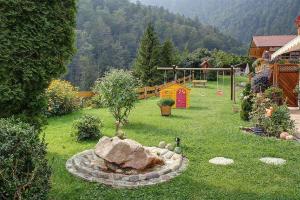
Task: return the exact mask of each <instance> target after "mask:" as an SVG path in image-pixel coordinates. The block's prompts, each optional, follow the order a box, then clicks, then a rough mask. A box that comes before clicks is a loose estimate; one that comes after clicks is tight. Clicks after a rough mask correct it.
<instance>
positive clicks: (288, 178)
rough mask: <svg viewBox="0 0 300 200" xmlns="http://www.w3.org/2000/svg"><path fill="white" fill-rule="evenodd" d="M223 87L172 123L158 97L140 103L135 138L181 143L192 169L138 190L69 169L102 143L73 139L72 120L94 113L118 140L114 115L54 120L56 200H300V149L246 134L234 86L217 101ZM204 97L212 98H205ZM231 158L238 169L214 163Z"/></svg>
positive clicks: (51, 143)
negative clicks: (279, 161)
mask: <svg viewBox="0 0 300 200" xmlns="http://www.w3.org/2000/svg"><path fill="white" fill-rule="evenodd" d="M215 86H216V84H215V83H209V88H208V89H192V94H191V108H190V109H188V110H173V116H172V117H170V118H166V117H161V116H160V111H159V108H158V107H157V106H156V102H157V99H156V98H153V99H149V100H142V101H140V102H139V103H138V104H137V106H136V108H135V109H134V110H133V112H132V113H131V115H130V118H129V120H130V124H129V125H128V126H126V127H125V128H124V130H125V132H126V134H127V136H128V137H129V138H131V139H134V140H137V141H138V142H140V143H142V144H144V145H148V146H155V145H157V144H158V143H159V141H162V140H165V141H167V142H173V141H174V138H175V137H180V138H181V139H182V143H183V149H184V155H186V156H187V157H188V159H189V160H190V163H189V167H188V169H187V170H186V171H185V172H184V173H183V174H182V175H181V176H179V177H177V178H175V179H173V180H171V181H170V182H167V183H163V184H159V185H156V186H151V187H144V188H139V189H133V190H126V189H113V188H110V187H107V186H104V185H101V184H97V183H89V182H85V181H83V180H81V179H79V178H76V177H73V176H72V175H70V174H69V173H68V172H67V170H66V169H65V163H66V160H67V159H68V158H70V157H71V156H72V155H74V154H76V153H78V152H80V151H83V150H85V149H90V148H93V147H94V145H95V144H96V141H95V142H85V143H77V142H76V141H75V139H74V138H72V137H71V136H70V131H71V126H72V121H73V120H74V119H77V118H78V117H80V116H81V115H83V114H86V113H88V114H93V115H97V116H99V117H101V119H103V121H104V129H103V132H104V134H105V135H108V136H112V135H113V133H114V119H113V118H112V116H111V115H110V113H109V112H108V111H107V110H106V109H98V110H96V109H94V110H83V111H79V112H76V113H73V114H71V115H67V116H64V117H58V118H51V119H50V120H49V125H48V127H47V128H46V130H45V133H46V141H47V142H48V152H49V160H50V161H51V164H52V166H53V175H52V189H51V192H50V197H49V199H59V200H67V199H72V200H75V199H111V200H117V199H161V200H168V199H231V200H232V199H243V200H244V199H300V192H299V191H300V145H299V143H296V142H287V141H278V140H276V139H272V138H261V137H257V136H252V135H245V134H243V133H241V132H240V131H239V126H241V125H245V123H244V122H242V121H241V120H240V118H239V114H234V113H233V112H232V103H231V101H230V100H229V95H230V94H229V84H228V82H227V85H226V86H225V88H224V89H225V96H223V97H217V96H216V95H215V92H216V88H215ZM201 94H205V96H204V97H203V96H202V95H201ZM216 156H224V157H229V158H232V159H234V160H235V163H234V164H233V165H231V166H226V167H224V166H214V165H211V164H209V163H208V160H209V159H211V158H213V157H216ZM264 156H274V157H281V158H284V159H286V160H287V163H286V165H284V166H280V167H278V166H268V165H265V164H263V163H261V162H260V161H259V158H260V157H264Z"/></svg>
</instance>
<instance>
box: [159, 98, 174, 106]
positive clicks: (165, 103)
mask: <svg viewBox="0 0 300 200" xmlns="http://www.w3.org/2000/svg"><path fill="white" fill-rule="evenodd" d="M174 104H175V101H174V100H173V99H160V100H159V101H158V102H157V105H158V106H159V107H161V106H170V107H172V106H173V105H174Z"/></svg>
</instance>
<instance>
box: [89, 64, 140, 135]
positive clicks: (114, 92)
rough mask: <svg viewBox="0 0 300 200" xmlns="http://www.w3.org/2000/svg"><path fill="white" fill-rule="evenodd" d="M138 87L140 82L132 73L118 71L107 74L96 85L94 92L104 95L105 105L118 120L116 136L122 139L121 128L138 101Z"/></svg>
mask: <svg viewBox="0 0 300 200" xmlns="http://www.w3.org/2000/svg"><path fill="white" fill-rule="evenodd" d="M138 86H139V81H138V80H137V79H136V78H135V77H134V76H133V75H132V74H131V73H130V72H128V71H124V70H116V69H113V70H111V71H110V72H107V73H106V74H105V77H103V78H101V79H99V80H97V81H96V83H95V86H94V90H95V91H98V92H99V93H100V94H101V95H102V97H103V100H104V104H105V105H106V106H107V107H108V108H109V110H110V112H111V113H112V115H113V116H114V118H115V119H116V135H117V136H118V137H120V138H122V137H123V136H124V133H123V132H122V131H121V130H120V127H121V126H122V124H124V123H126V122H127V119H128V115H129V113H130V111H131V110H132V108H133V107H134V104H135V102H136V101H137V93H136V89H137V88H138Z"/></svg>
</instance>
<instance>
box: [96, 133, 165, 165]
mask: <svg viewBox="0 0 300 200" xmlns="http://www.w3.org/2000/svg"><path fill="white" fill-rule="evenodd" d="M95 154H96V155H97V156H99V157H100V158H103V159H104V160H106V161H108V162H110V163H114V164H117V165H119V166H121V167H122V168H133V169H139V170H142V169H146V168H148V167H151V166H154V165H156V164H163V160H162V159H161V158H160V157H159V156H157V155H155V154H153V153H151V152H150V151H149V149H145V148H144V147H143V146H142V145H141V144H139V143H138V142H136V141H134V140H130V139H125V140H121V139H120V138H118V137H113V138H109V137H105V136H104V137H102V138H101V139H100V140H99V142H98V143H97V145H96V149H95Z"/></svg>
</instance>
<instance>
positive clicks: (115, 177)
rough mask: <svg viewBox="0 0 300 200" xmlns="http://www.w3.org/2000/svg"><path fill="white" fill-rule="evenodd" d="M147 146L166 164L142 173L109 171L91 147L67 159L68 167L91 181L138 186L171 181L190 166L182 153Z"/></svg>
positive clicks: (126, 186)
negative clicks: (103, 168) (101, 164)
mask: <svg viewBox="0 0 300 200" xmlns="http://www.w3.org/2000/svg"><path fill="white" fill-rule="evenodd" d="M145 148H147V149H149V150H150V151H151V152H152V153H156V154H157V155H159V156H160V157H162V158H163V160H164V161H165V164H164V165H162V166H156V167H154V168H153V171H150V172H145V173H140V174H132V175H126V174H123V173H116V172H107V171H103V170H102V169H101V168H100V167H99V166H97V162H103V159H102V158H100V157H98V156H97V155H96V154H95V153H94V149H90V150H86V151H83V152H81V153H78V154H76V155H74V156H72V157H71V158H70V159H69V160H67V162H66V169H67V170H68V171H69V172H70V173H71V174H73V175H75V176H77V177H80V178H82V179H84V180H87V181H90V182H98V183H103V184H105V185H110V186H112V187H115V188H136V187H140V186H147V185H154V184H158V183H162V182H166V181H169V180H170V179H172V178H174V177H176V176H178V175H180V174H181V173H182V172H183V171H184V170H186V168H187V166H188V162H189V161H188V159H187V158H185V157H183V156H182V155H179V154H176V153H174V152H172V151H169V150H166V149H161V148H158V147H145Z"/></svg>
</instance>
